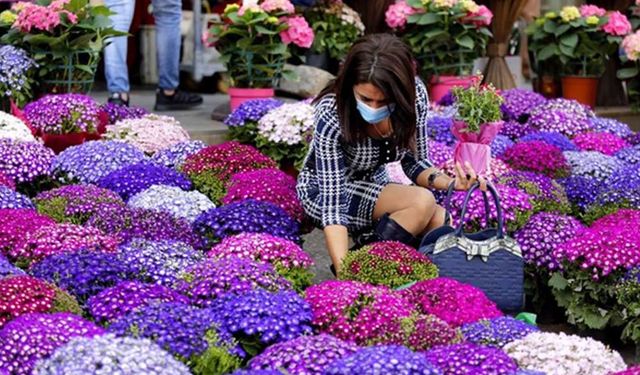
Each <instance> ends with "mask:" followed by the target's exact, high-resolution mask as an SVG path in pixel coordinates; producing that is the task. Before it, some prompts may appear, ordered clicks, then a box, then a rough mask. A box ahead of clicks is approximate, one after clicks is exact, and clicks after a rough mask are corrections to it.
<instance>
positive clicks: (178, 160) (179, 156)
mask: <svg viewBox="0 0 640 375" xmlns="http://www.w3.org/2000/svg"><path fill="white" fill-rule="evenodd" d="M205 147H207V145H206V144H205V143H204V142H202V141H197V140H196V141H186V142H180V143H178V144H175V145H173V146H171V147H168V148H164V149H162V150H160V151H158V152H156V153H155V154H153V156H152V157H151V160H153V161H154V162H155V163H158V164H160V165H164V166H165V167H167V168H173V169H179V168H180V167H182V164H183V163H184V161H185V160H186V159H187V158H188V157H189V156H191V155H193V154H196V153H197V152H198V151H200V150H202V149H203V148H205Z"/></svg>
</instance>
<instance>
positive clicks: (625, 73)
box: [618, 7, 640, 110]
mask: <svg viewBox="0 0 640 375" xmlns="http://www.w3.org/2000/svg"><path fill="white" fill-rule="evenodd" d="M636 8H638V9H640V7H636ZM621 47H622V50H623V51H624V54H623V55H622V57H621V58H622V62H623V64H624V67H623V68H622V69H620V70H618V78H619V79H621V80H626V81H627V92H628V95H629V102H631V104H632V105H633V107H634V108H635V109H636V110H637V109H638V107H640V80H638V76H639V75H640V64H639V63H638V61H639V60H640V30H639V31H636V32H635V33H633V34H629V35H627V36H626V37H625V38H624V40H623V41H622V45H621Z"/></svg>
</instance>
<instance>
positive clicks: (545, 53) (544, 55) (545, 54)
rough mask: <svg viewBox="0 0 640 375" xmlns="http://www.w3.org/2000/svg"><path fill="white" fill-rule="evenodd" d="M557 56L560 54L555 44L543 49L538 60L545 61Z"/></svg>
mask: <svg viewBox="0 0 640 375" xmlns="http://www.w3.org/2000/svg"><path fill="white" fill-rule="evenodd" d="M557 54H558V47H557V46H556V45H555V44H549V45H547V46H546V47H544V48H543V49H541V50H540V52H539V53H538V55H537V56H536V57H537V58H538V60H540V61H544V60H546V59H548V58H550V57H552V56H554V55H557Z"/></svg>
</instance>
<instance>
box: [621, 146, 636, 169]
mask: <svg viewBox="0 0 640 375" xmlns="http://www.w3.org/2000/svg"><path fill="white" fill-rule="evenodd" d="M615 157H616V158H618V159H620V160H622V161H623V162H625V163H627V164H629V165H636V164H640V146H634V147H627V148H623V149H622V150H620V151H618V152H616V154H615Z"/></svg>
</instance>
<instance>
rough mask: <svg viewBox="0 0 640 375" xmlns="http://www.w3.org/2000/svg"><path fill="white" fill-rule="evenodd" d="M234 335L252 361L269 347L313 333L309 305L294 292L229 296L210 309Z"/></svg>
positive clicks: (256, 292) (249, 292) (223, 327)
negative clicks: (252, 358)
mask: <svg viewBox="0 0 640 375" xmlns="http://www.w3.org/2000/svg"><path fill="white" fill-rule="evenodd" d="M207 310H208V312H209V313H211V314H213V316H214V317H215V319H216V321H219V322H220V329H221V330H223V331H226V332H229V333H231V334H232V335H233V336H234V337H235V338H236V340H237V341H238V342H239V344H240V345H241V346H242V349H243V350H244V351H245V352H246V353H247V355H248V356H249V357H254V356H256V355H257V354H258V353H260V352H262V351H263V350H264V349H265V348H267V347H268V346H270V345H273V344H277V343H280V342H285V341H289V340H292V339H295V338H296V337H299V336H303V335H309V334H311V333H312V328H311V320H312V319H313V314H312V311H311V307H310V306H309V304H308V303H307V302H306V301H305V300H304V299H302V298H301V297H300V296H299V295H298V294H296V293H295V292H294V291H286V290H285V291H280V292H275V293H272V292H268V291H266V290H264V289H256V290H251V291H247V292H245V293H241V294H226V295H224V296H222V297H220V298H218V299H216V300H215V301H213V303H212V304H211V305H210V307H209V308H208V309H207Z"/></svg>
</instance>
